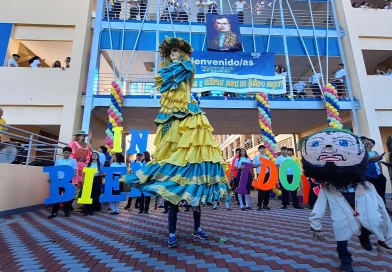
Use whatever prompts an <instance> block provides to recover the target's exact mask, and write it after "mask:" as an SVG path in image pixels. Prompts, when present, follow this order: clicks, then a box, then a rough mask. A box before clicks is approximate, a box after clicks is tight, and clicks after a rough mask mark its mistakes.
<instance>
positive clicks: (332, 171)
mask: <svg viewBox="0 0 392 272" xmlns="http://www.w3.org/2000/svg"><path fill="white" fill-rule="evenodd" d="M301 145H302V146H301V151H302V165H303V170H304V174H305V176H307V177H309V178H315V179H316V180H318V181H320V182H328V183H331V184H333V185H335V186H345V185H349V184H354V183H359V182H363V181H364V180H365V176H366V171H367V158H368V154H367V151H366V148H365V145H364V144H363V142H362V141H361V139H360V138H359V137H358V136H357V135H354V134H352V133H350V132H349V131H346V130H342V129H326V130H324V131H320V132H317V133H315V134H313V135H311V136H309V137H308V138H306V139H305V140H303V141H302V143H301Z"/></svg>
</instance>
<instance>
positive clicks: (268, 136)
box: [256, 93, 278, 162]
mask: <svg viewBox="0 0 392 272" xmlns="http://www.w3.org/2000/svg"><path fill="white" fill-rule="evenodd" d="M256 100H257V109H258V110H259V113H258V115H259V125H260V131H261V134H262V135H263V141H264V145H265V147H266V155H267V156H268V158H269V159H270V160H271V161H273V162H275V160H276V157H277V156H278V155H277V154H276V139H275V135H274V134H273V132H272V125H271V117H272V116H271V112H270V109H269V103H268V95H266V94H265V93H259V94H257V95H256Z"/></svg>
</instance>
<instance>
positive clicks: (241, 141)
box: [240, 134, 245, 148]
mask: <svg viewBox="0 0 392 272" xmlns="http://www.w3.org/2000/svg"><path fill="white" fill-rule="evenodd" d="M240 146H241V148H245V135H243V134H241V135H240Z"/></svg>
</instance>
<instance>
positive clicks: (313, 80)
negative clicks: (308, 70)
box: [309, 69, 323, 96]
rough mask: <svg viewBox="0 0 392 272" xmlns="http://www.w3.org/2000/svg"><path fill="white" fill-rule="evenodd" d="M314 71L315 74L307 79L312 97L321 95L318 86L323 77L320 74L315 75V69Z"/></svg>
mask: <svg viewBox="0 0 392 272" xmlns="http://www.w3.org/2000/svg"><path fill="white" fill-rule="evenodd" d="M314 71H315V72H316V73H315V74H314V75H313V76H311V77H310V78H309V82H310V84H311V85H310V89H312V93H313V95H314V96H320V95H321V91H320V85H321V82H322V81H321V79H322V78H323V75H322V74H321V73H317V70H316V69H314ZM319 83H320V85H319Z"/></svg>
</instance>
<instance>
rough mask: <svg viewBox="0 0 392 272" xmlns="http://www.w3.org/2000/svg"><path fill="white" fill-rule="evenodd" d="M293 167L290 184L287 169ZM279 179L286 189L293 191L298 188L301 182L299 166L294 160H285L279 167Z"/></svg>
mask: <svg viewBox="0 0 392 272" xmlns="http://www.w3.org/2000/svg"><path fill="white" fill-rule="evenodd" d="M289 168H292V169H293V174H294V177H293V182H292V183H291V184H290V183H289V182H288V181H287V169H289ZM279 179H280V183H281V184H282V186H283V187H284V188H285V189H286V190H287V191H295V190H297V189H298V187H299V184H300V182H301V168H299V165H298V164H297V163H296V162H295V161H294V160H285V161H284V162H283V163H282V164H281V165H280V167H279Z"/></svg>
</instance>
